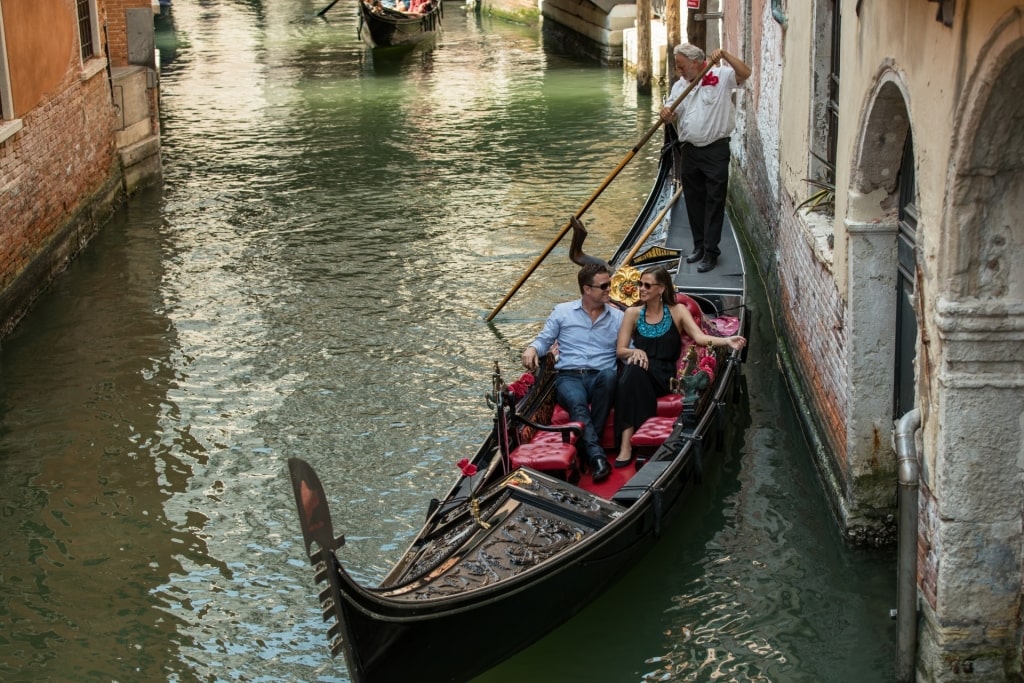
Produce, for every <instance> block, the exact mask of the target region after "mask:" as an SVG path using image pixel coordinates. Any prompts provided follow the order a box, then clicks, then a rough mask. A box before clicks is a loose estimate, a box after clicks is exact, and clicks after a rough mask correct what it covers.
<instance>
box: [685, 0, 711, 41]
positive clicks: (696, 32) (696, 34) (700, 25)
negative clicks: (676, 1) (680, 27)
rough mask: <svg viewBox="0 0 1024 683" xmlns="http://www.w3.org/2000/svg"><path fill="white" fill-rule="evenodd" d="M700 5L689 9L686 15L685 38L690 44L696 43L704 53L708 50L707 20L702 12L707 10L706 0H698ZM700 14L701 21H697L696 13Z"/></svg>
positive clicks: (704, 12)
mask: <svg viewBox="0 0 1024 683" xmlns="http://www.w3.org/2000/svg"><path fill="white" fill-rule="evenodd" d="M699 4H700V6H699V7H698V8H696V9H691V10H690V11H689V12H687V16H686V40H687V42H688V43H690V45H696V46H697V47H699V48H700V49H701V50H704V52H705V53H706V52H707V50H708V22H707V21H705V20H704V16H703V15H704V14H706V13H707V11H708V0H700V3H699ZM698 14H700V15H701V21H697V15H698Z"/></svg>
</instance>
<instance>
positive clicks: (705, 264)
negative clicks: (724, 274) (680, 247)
mask: <svg viewBox="0 0 1024 683" xmlns="http://www.w3.org/2000/svg"><path fill="white" fill-rule="evenodd" d="M716 263H718V257H717V256H712V255H711V254H708V255H706V256H705V257H704V260H703V261H701V262H700V265H699V266H697V272H698V273H706V272H708V271H709V270H711V269H712V268H714V267H715V264H716Z"/></svg>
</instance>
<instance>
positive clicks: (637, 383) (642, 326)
mask: <svg viewBox="0 0 1024 683" xmlns="http://www.w3.org/2000/svg"><path fill="white" fill-rule="evenodd" d="M684 332H685V333H686V334H688V335H690V337H691V338H692V339H693V340H694V342H696V343H697V344H700V345H701V346H708V347H714V346H728V347H730V348H733V349H742V348H743V347H744V346H746V343H747V340H746V339H744V338H743V337H740V336H738V335H737V336H732V337H712V336H710V335H707V334H704V331H703V330H701V328H700V326H699V325H698V324H697V323H696V321H694V319H693V316H692V315H691V314H690V311H689V309H688V308H686V306H684V305H682V304H681V303H678V302H677V301H676V289H675V286H674V285H673V284H672V276H671V275H669V272H668V271H667V270H665V268H663V267H662V266H656V267H654V268H650V269H648V270H646V271H644V273H643V275H641V276H640V303H639V304H638V305H637V306H633V307H632V308H629V309H627V310H626V313H625V316H624V317H623V319H622V326H621V327H620V328H619V338H618V345H617V348H616V355H617V356H618V358H619V360H621V361H622V362H623V368H622V373H621V374H620V375H619V386H618V390H617V392H616V394H615V431H616V434H617V435H618V437H619V444H620V445H619V455H618V457H617V458H616V459H615V466H616V467H625V466H626V465H628V464H629V463H630V462H631V461H632V460H633V449H632V446H630V443H629V439H630V437H632V436H633V434H634V432H636V430H637V427H639V426H640V425H642V424H643V423H644V421H645V420H647V418H649V417H652V416H653V415H654V414H655V413H656V412H657V406H658V397H659V396H664V395H665V394H668V393H670V392H671V388H670V386H669V380H670V379H671V378H673V377H675V375H676V362H677V361H678V360H679V353H680V351H682V347H683V343H682V339H681V336H680V335H681V334H683V333H684Z"/></svg>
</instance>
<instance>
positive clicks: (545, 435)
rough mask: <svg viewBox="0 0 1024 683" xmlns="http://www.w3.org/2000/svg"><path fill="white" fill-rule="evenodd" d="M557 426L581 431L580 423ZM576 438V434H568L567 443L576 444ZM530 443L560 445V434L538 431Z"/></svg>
mask: <svg viewBox="0 0 1024 683" xmlns="http://www.w3.org/2000/svg"><path fill="white" fill-rule="evenodd" d="M559 426H562V427H568V426H572V427H579V428H580V429H581V430H582V429H583V423H582V422H564V423H562V424H560V425H559ZM576 438H577V437H576V432H569V443H571V444H572V443H576ZM530 443H562V434H561V432H545V431H541V430H539V429H538V430H537V432H536V433H535V434H534V435H533V438H532V439H530Z"/></svg>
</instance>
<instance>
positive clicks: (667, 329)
mask: <svg viewBox="0 0 1024 683" xmlns="http://www.w3.org/2000/svg"><path fill="white" fill-rule="evenodd" d="M646 316H647V308H646V306H645V307H644V309H643V310H641V311H640V317H639V319H638V320H637V324H636V329H635V330H634V331H633V346H634V347H635V348H638V349H641V350H642V351H646V352H647V359H648V363H647V369H646V370H645V369H644V368H642V367H640V366H639V365H624V366H623V368H622V374H620V375H619V386H618V390H617V393H616V395H615V435H616V439H618V438H619V437H620V436H621V435H622V430H623V429H628V428H629V427H633V428H637V427H639V426H640V425H642V424H643V423H644V421H645V420H646V419H647V418H649V417H653V416H654V415H655V413H656V412H657V410H658V397H659V396H664V395H665V394H668V393H670V392H671V388H670V387H669V380H670V379H671V378H673V377H675V375H676V361H678V360H679V353H680V351H682V348H683V341H682V339H681V338H680V336H679V331H678V330H677V329H676V326H675V321H674V320H672V314H671V313H670V312H669V310H668V306H665V309H664V312H663V314H662V318H661V322H659V323H658V324H656V325H649V324H647V319H646Z"/></svg>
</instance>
